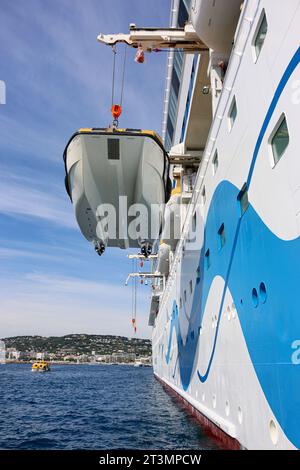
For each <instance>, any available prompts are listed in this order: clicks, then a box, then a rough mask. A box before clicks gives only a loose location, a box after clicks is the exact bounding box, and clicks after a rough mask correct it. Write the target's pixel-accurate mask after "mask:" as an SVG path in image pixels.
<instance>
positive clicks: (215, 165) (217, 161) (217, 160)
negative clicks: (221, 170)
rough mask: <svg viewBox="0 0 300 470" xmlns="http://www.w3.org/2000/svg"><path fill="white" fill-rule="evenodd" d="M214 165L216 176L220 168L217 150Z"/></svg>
mask: <svg viewBox="0 0 300 470" xmlns="http://www.w3.org/2000/svg"><path fill="white" fill-rule="evenodd" d="M212 164H213V174H214V175H215V174H216V173H217V170H218V166H219V157H218V151H217V150H216V151H215V154H214V158H213V161H212Z"/></svg>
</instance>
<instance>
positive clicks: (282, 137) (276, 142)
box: [271, 114, 290, 166]
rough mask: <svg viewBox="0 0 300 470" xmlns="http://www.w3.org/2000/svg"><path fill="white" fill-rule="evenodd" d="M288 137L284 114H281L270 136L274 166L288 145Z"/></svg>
mask: <svg viewBox="0 0 300 470" xmlns="http://www.w3.org/2000/svg"><path fill="white" fill-rule="evenodd" d="M289 141H290V137H289V131H288V126H287V122H286V118H285V115H284V114H283V115H282V116H281V118H280V120H279V123H278V124H277V126H276V128H275V131H274V133H273V135H272V136H271V147H272V153H273V160H274V166H275V165H276V164H277V163H278V162H279V160H280V159H281V157H282V155H283V154H284V152H285V150H286V148H287V146H288V145H289Z"/></svg>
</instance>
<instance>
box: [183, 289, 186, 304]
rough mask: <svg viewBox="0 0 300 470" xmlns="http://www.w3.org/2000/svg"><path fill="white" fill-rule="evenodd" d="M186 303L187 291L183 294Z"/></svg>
mask: <svg viewBox="0 0 300 470" xmlns="http://www.w3.org/2000/svg"><path fill="white" fill-rule="evenodd" d="M183 297H184V301H185V302H186V290H185V291H184V293H183Z"/></svg>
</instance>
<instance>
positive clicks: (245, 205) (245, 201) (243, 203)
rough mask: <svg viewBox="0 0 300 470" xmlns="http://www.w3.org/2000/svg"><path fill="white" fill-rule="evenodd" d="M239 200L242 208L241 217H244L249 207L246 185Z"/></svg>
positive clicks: (239, 195)
mask: <svg viewBox="0 0 300 470" xmlns="http://www.w3.org/2000/svg"><path fill="white" fill-rule="evenodd" d="M237 200H238V203H239V206H240V215H243V214H244V213H245V212H246V210H247V209H248V207H249V199H248V188H247V185H246V183H245V184H244V186H243V187H242V189H241V191H240V192H239V194H238V197H237Z"/></svg>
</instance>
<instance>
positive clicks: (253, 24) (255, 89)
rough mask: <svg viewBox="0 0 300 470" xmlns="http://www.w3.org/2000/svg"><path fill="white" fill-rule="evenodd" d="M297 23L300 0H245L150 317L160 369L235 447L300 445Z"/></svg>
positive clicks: (161, 376)
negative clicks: (192, 239)
mask: <svg viewBox="0 0 300 470" xmlns="http://www.w3.org/2000/svg"><path fill="white" fill-rule="evenodd" d="M192 3H195V2H192ZM196 3H197V2H196ZM264 14H265V15H266V18H267V34H266V35H265V39H264V43H263V46H262V48H261V51H259V56H258V57H257V50H256V46H255V39H256V37H257V34H258V31H259V28H260V26H261V23H262V20H263V15H264ZM299 24H300V2H299V1H298V0H288V1H287V2H285V3H284V4H283V2H281V1H279V0H261V1H259V0H248V1H247V2H245V4H244V8H243V11H242V13H241V18H240V20H239V24H238V27H237V31H236V35H235V45H234V47H233V50H232V53H231V58H230V61H229V65H228V68H227V72H226V76H225V81H224V86H223V89H222V93H221V94H220V98H219V99H218V102H217V104H216V109H215V113H214V119H213V121H212V125H211V128H210V133H209V135H208V139H207V143H206V147H205V150H204V153H203V156H202V160H201V164H200V166H199V170H198V175H197V181H196V184H195V187H194V191H193V194H192V202H191V203H190V205H189V206H188V209H187V217H186V223H185V225H184V227H183V237H182V240H180V241H179V242H178V245H177V249H176V252H175V257H174V262H173V264H172V266H171V270H170V274H169V277H168V281H167V284H166V288H165V290H164V291H163V292H162V293H161V295H160V303H159V311H158V314H157V317H156V319H155V323H154V327H153V336H152V340H153V366H154V373H155V375H156V376H157V378H159V379H160V380H161V381H163V383H165V384H166V385H167V386H168V387H171V389H172V390H174V391H175V392H176V393H177V394H178V396H180V397H182V398H183V399H184V400H185V401H186V403H187V404H190V406H191V407H192V408H193V409H194V410H197V411H198V412H199V413H198V415H199V416H201V417H202V418H203V420H204V422H205V423H206V424H208V423H209V424H210V426H212V427H214V428H215V431H216V432H217V434H219V433H221V434H222V433H223V435H224V436H226V439H227V443H230V445H231V446H232V447H236V446H240V447H242V448H247V449H295V448H299V447H300V432H299V429H298V423H299V422H300V395H299V386H300V369H299V367H300V365H298V364H299V360H298V356H299V354H298V353H297V350H298V349H299V345H300V341H299V339H300V316H299V312H300V301H299V295H298V291H299V285H300V268H299V260H298V258H299V253H300V238H299V236H300V218H299V217H300V176H299V175H300V159H299V147H300V133H299V114H300V113H299V110H300V92H299V89H300V66H299V62H300V48H299V42H300V41H299V39H300V35H299ZM195 29H196V30H197V25H195ZM199 60H200V64H201V57H200V59H199ZM188 64H189V59H186V67H187V66H188ZM198 68H199V63H198ZM183 76H184V71H183ZM193 93H195V91H194V90H193ZM183 96H184V85H183V84H182V85H181V95H180V97H179V105H178V116H177V123H176V126H175V129H174V135H175V137H174V139H173V144H174V143H177V142H179V138H177V139H176V133H177V136H178V135H179V134H180V132H179V133H178V129H179V130H180V128H181V125H182V122H183V121H182V117H181V120H180V116H182V115H183V113H182V112H181V111H180V107H182V106H185V101H186V100H184V99H183V98H182V97H183ZM185 96H186V95H185ZM192 96H193V95H192ZM180 100H181V101H182V102H183V101H184V103H182V102H181V101H180ZM190 102H191V103H192V98H191V99H190ZM234 103H235V106H236V110H235V111H236V112H235V113H232V109H233V106H234ZM190 106H191V105H190ZM180 113H181V114H180ZM189 113H190V115H191V114H192V113H193V110H192V109H190V110H189ZM199 114H201V109H199ZM234 114H235V116H234ZM232 116H233V117H232ZM284 120H285V122H286V123H287V127H288V140H289V141H288V145H287V148H286V149H284V152H283V154H282V155H280V158H279V159H278V160H277V156H278V154H277V153H276V152H277V151H278V152H279V154H280V152H281V150H282V147H281V144H282V146H285V145H286V143H287V133H286V130H285V127H284V124H285V122H284ZM232 121H234V122H232ZM178 123H179V124H178ZM282 123H283V126H282V133H281V134H280V132H279V133H278V132H277V131H278V128H279V127H280V126H281V124H282ZM187 132H188V131H187V130H186V131H185V135H187ZM274 136H275V139H274ZM280 139H281V140H280ZM176 140H177V142H176ZM276 145H277V147H278V148H276ZM216 151H217V158H218V162H217V165H216V162H215V160H214V159H215V156H216ZM274 152H275V154H274ZM216 166H217V168H216ZM245 185H246V186H245ZM204 188H205V193H204ZM247 199H248V201H247ZM196 206H197V207H198V209H197V210H198V211H199V213H197V227H198V230H199V232H200V239H201V238H202V242H201V241H200V245H201V246H200V247H199V248H197V249H193V247H192V246H189V245H190V243H189V229H190V227H191V223H192V218H193V215H194V211H195V208H196ZM222 226H223V227H222ZM220 244H221V245H220Z"/></svg>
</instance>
